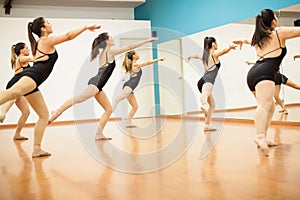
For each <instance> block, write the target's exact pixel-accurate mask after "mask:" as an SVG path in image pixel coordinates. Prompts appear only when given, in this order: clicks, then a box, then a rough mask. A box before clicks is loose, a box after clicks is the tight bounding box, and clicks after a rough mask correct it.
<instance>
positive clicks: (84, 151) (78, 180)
mask: <svg viewBox="0 0 300 200" xmlns="http://www.w3.org/2000/svg"><path fill="white" fill-rule="evenodd" d="M134 123H135V124H136V125H137V126H138V128H135V129H127V128H125V127H124V124H123V123H122V122H120V121H111V122H109V123H108V124H107V127H106V129H105V135H107V136H111V137H112V138H113V140H111V141H106V142H103V141H101V142H100V141H98V142H95V141H94V135H95V129H94V127H95V126H96V123H95V122H92V123H83V124H81V125H79V124H77V125H74V124H72V125H64V126H63V125H60V126H59V125H55V126H49V127H47V130H46V134H45V137H44V141H43V148H44V149H45V150H47V151H50V152H51V153H52V156H51V157H49V158H35V159H32V158H31V153H32V143H33V136H32V135H33V128H25V129H24V130H23V132H22V133H23V135H24V136H26V137H29V140H28V141H23V142H21V141H17V142H13V140H12V137H13V132H14V129H2V128H1V129H0V152H1V153H0V170H1V171H0V199H1V200H2V199H4V200H6V199H7V200H13V199H43V200H52V199H55V200H57V199H85V200H86V199H88V200H89V199H122V200H127V199H128V200H135V199H233V200H235V199H238V200H240V199H246V200H247V199H299V197H300V190H299V185H300V179H299V177H300V171H299V169H300V160H299V154H300V130H299V127H295V126H275V125H274V126H271V128H270V130H269V135H268V137H269V139H270V140H271V141H274V142H277V143H280V144H281V145H280V146H279V147H276V148H272V149H271V150H270V157H264V156H262V155H261V154H260V152H259V150H258V149H257V148H256V146H255V145H254V143H253V137H254V127H253V125H250V124H243V123H225V124H220V123H214V127H217V128H218V131H216V132H211V133H209V132H203V121H197V120H185V119H170V118H159V119H155V118H151V119H138V120H137V119H136V120H134ZM139 133H140V134H139ZM150 133H152V134H150ZM200 157H201V159H200Z"/></svg>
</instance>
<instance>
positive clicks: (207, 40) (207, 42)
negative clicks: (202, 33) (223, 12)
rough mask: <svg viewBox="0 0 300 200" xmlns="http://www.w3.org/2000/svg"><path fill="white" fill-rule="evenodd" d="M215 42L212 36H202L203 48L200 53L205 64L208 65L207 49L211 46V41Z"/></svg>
mask: <svg viewBox="0 0 300 200" xmlns="http://www.w3.org/2000/svg"><path fill="white" fill-rule="evenodd" d="M214 42H216V39H215V38H214V37H205V38H204V49H203V55H202V61H203V63H204V64H205V65H208V57H209V50H210V49H211V47H212V43H214Z"/></svg>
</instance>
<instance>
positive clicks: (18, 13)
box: [0, 5, 134, 19]
mask: <svg viewBox="0 0 300 200" xmlns="http://www.w3.org/2000/svg"><path fill="white" fill-rule="evenodd" d="M38 16H44V17H47V18H70V19H74V18H75V19H134V9H133V8H116V7H105V8H104V7H63V6H34V5H13V7H12V8H11V12H10V15H5V13H4V8H1V9H0V17H8V18H11V17H13V18H14V17H17V18H36V17H38Z"/></svg>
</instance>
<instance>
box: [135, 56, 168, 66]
mask: <svg viewBox="0 0 300 200" xmlns="http://www.w3.org/2000/svg"><path fill="white" fill-rule="evenodd" d="M164 60H165V58H156V59H154V60H148V61H146V62H144V63H134V64H133V65H134V67H144V66H147V65H152V64H153V63H156V62H158V61H164Z"/></svg>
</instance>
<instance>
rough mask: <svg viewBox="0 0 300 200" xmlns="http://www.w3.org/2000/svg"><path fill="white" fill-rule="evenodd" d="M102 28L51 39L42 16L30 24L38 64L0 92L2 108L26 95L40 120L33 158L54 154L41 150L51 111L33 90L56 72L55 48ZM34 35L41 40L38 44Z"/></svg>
mask: <svg viewBox="0 0 300 200" xmlns="http://www.w3.org/2000/svg"><path fill="white" fill-rule="evenodd" d="M99 28H100V26H96V25H93V26H84V27H82V28H79V29H76V30H74V31H70V32H68V33H66V34H64V35H60V36H52V37H50V36H49V35H50V34H51V33H52V32H53V31H52V26H51V24H49V22H48V21H47V20H46V19H45V18H43V17H39V18H36V19H35V20H33V22H30V23H28V36H29V40H30V43H31V49H32V54H33V56H34V61H35V63H34V64H33V66H32V67H30V68H28V69H26V70H24V71H23V72H21V73H20V76H19V80H18V81H16V83H15V84H14V85H13V86H12V87H11V88H9V89H7V90H5V91H1V92H0V105H2V104H3V103H5V102H7V101H10V100H13V99H16V98H19V97H20V96H24V95H26V100H27V101H28V103H29V104H30V106H31V107H32V108H33V110H34V111H35V112H36V113H37V115H38V117H39V119H38V121H37V123H36V125H35V128H34V147H33V154H32V157H34V158H35V157H41V156H50V155H51V154H50V153H48V152H45V151H43V150H42V149H41V143H42V138H43V135H44V132H45V129H46V126H47V124H48V119H49V113H48V108H47V106H46V103H45V101H44V98H43V95H42V93H41V92H40V91H36V92H33V91H34V90H35V89H36V88H37V87H38V86H39V85H40V84H42V83H43V82H44V81H45V80H46V79H47V78H48V76H49V75H50V73H51V71H52V69H53V66H54V64H55V62H56V60H57V57H58V55H57V52H56V50H55V45H57V44H60V43H63V42H66V41H69V40H72V39H74V38H75V37H77V36H78V35H79V34H81V33H82V32H84V31H86V30H90V31H93V30H95V29H99ZM32 33H34V34H36V35H37V36H38V37H39V40H38V41H36V40H35V38H34V37H33V34H32ZM32 92H33V93H32Z"/></svg>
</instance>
